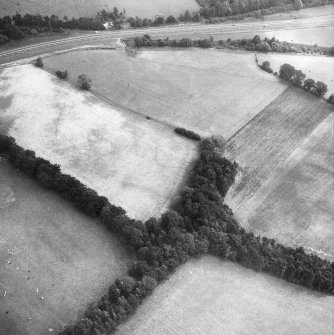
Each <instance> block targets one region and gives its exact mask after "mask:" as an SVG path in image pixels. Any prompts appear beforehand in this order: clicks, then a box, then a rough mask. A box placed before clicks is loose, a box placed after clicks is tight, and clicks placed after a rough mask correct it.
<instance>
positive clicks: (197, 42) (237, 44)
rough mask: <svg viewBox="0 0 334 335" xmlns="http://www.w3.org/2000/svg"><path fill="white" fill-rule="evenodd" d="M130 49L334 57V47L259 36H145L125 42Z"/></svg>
mask: <svg viewBox="0 0 334 335" xmlns="http://www.w3.org/2000/svg"><path fill="white" fill-rule="evenodd" d="M125 42H126V44H127V45H128V46H129V47H136V48H142V47H153V48H154V47H155V48H156V47H175V48H191V47H199V48H212V47H216V48H217V49H221V48H229V49H244V50H247V51H259V52H264V53H267V52H277V53H316V54H322V55H328V56H334V46H333V47H318V46H316V45H314V46H304V45H299V44H295V43H294V44H292V43H289V42H286V41H279V40H278V39H276V38H275V37H272V38H270V39H269V38H267V37H265V38H264V39H262V40H261V37H260V36H259V35H255V36H254V37H253V38H249V39H238V40H232V39H230V38H229V39H227V40H225V41H224V40H219V41H215V40H214V38H213V36H210V38H205V39H194V40H193V39H191V38H182V39H180V40H178V39H169V38H165V39H160V38H159V39H152V38H151V37H150V35H148V34H145V35H143V36H141V37H136V38H134V39H132V38H130V39H127V40H125Z"/></svg>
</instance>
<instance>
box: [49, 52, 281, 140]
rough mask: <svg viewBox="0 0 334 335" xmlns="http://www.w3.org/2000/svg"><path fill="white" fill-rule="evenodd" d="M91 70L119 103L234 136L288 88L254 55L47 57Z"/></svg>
mask: <svg viewBox="0 0 334 335" xmlns="http://www.w3.org/2000/svg"><path fill="white" fill-rule="evenodd" d="M45 64H46V66H48V67H49V68H52V69H54V70H56V69H68V70H69V72H70V76H72V77H73V78H75V77H76V76H77V75H78V74H80V73H82V72H86V73H87V74H88V75H89V76H90V77H91V78H92V80H93V89H95V90H97V91H98V92H99V93H101V94H103V95H104V96H106V97H108V98H109V99H111V100H113V101H115V102H117V103H118V104H120V105H122V106H125V107H128V108H131V109H134V110H136V111H139V112H141V113H143V114H145V115H148V116H149V117H152V118H155V119H158V120H161V121H164V122H168V123H171V124H173V125H176V126H178V127H184V128H187V129H190V130H193V131H195V132H197V133H199V134H202V135H206V136H207V135H208V136H210V135H212V134H219V135H223V136H225V137H229V136H231V135H232V134H233V133H234V132H235V131H236V130H238V129H239V128H240V127H241V126H242V125H243V124H245V123H246V122H247V121H248V120H249V119H251V118H252V117H253V116H254V115H256V114H257V113H258V112H260V111H261V110H262V109H263V108H264V107H265V106H266V105H267V104H269V103H270V102H271V101H272V100H273V99H274V98H275V97H276V96H277V95H279V94H280V93H281V92H282V91H283V90H284V89H285V88H286V86H285V84H283V83H281V82H280V81H278V80H277V78H275V77H273V76H271V75H269V74H268V73H265V72H263V71H261V70H259V69H258V68H257V66H256V63H255V59H254V54H251V53H241V52H240V53H230V52H223V51H217V50H199V49H192V50H172V51H170V50H169V51H166V50H154V51H143V52H140V53H139V55H138V56H137V57H131V56H128V55H126V54H125V52H124V51H102V50H99V51H92V50H91V51H85V52H73V53H68V54H63V55H57V56H53V57H50V58H46V59H45Z"/></svg>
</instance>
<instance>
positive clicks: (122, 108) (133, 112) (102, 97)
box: [42, 49, 189, 140]
mask: <svg viewBox="0 0 334 335" xmlns="http://www.w3.org/2000/svg"><path fill="white" fill-rule="evenodd" d="M87 50H91V49H87ZM93 50H94V49H93ZM71 51H72V50H71ZM42 70H44V71H45V72H47V73H49V74H50V75H52V76H53V77H54V78H56V79H57V80H60V79H58V78H57V76H56V75H55V72H54V70H52V69H51V68H48V67H46V66H45V65H44V66H43V69H42ZM64 82H67V83H69V84H70V85H72V86H73V87H74V88H76V89H79V87H78V85H77V83H76V82H75V81H74V80H72V79H68V78H67V79H66V80H64ZM88 92H89V93H91V94H92V95H93V96H95V98H97V99H98V100H99V101H101V102H104V103H106V104H107V105H109V106H111V107H116V108H117V109H118V110H119V111H120V112H126V113H128V114H131V115H135V116H137V117H139V118H141V119H145V120H146V121H150V122H153V123H156V124H159V125H161V126H164V127H166V128H169V129H171V130H173V131H174V129H175V128H177V126H176V125H173V124H171V123H169V122H164V121H160V120H158V119H156V118H153V117H150V116H148V115H145V114H143V113H141V112H138V111H136V110H134V109H131V108H129V107H125V106H123V105H121V104H119V103H117V102H115V101H114V100H111V99H110V98H107V97H106V96H105V95H103V94H101V93H99V92H98V91H96V90H95V89H93V88H91V89H90V90H89V91H88ZM179 136H180V135H179ZM185 140H189V139H187V138H185Z"/></svg>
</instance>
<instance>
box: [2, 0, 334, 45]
mask: <svg viewBox="0 0 334 335" xmlns="http://www.w3.org/2000/svg"><path fill="white" fill-rule="evenodd" d="M198 3H199V4H200V5H201V6H202V7H201V8H200V10H199V11H197V12H194V13H190V12H189V10H187V11H185V13H184V14H181V15H180V16H179V17H175V16H173V15H169V16H167V17H164V16H162V15H157V16H156V17H155V18H154V19H149V18H139V17H135V18H133V17H127V16H126V11H125V10H124V11H119V10H118V8H117V7H114V8H113V10H112V11H106V10H102V11H100V12H98V13H97V15H96V16H95V17H94V18H93V17H79V18H74V17H72V18H68V17H67V16H64V17H63V18H59V17H58V16H56V15H51V16H48V15H46V16H42V15H40V14H35V15H32V14H25V15H23V16H22V15H21V14H19V13H16V14H15V15H13V16H9V15H7V16H5V17H3V18H0V44H1V43H5V42H7V41H8V39H21V38H23V37H24V36H25V35H29V34H30V35H37V34H38V33H42V32H46V31H55V32H62V31H63V29H81V30H105V27H104V25H103V23H105V22H108V21H111V22H112V23H113V27H114V29H122V28H123V27H124V26H125V25H127V24H129V25H130V26H131V27H133V28H135V27H148V26H160V25H164V24H167V25H169V24H176V23H179V22H201V21H204V22H206V23H218V22H224V21H226V20H227V19H229V20H243V19H244V18H245V17H255V18H263V16H264V15H271V14H275V13H279V12H287V11H291V10H296V9H301V8H303V7H313V6H323V5H326V4H328V3H333V0H304V1H302V0H288V1H285V2H284V3H282V1H281V0H229V1H227V0H198Z"/></svg>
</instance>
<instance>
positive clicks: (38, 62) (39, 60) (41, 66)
mask: <svg viewBox="0 0 334 335" xmlns="http://www.w3.org/2000/svg"><path fill="white" fill-rule="evenodd" d="M35 66H37V67H39V68H43V67H44V64H43V61H42V58H41V57H38V58H37V59H36V61H35Z"/></svg>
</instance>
